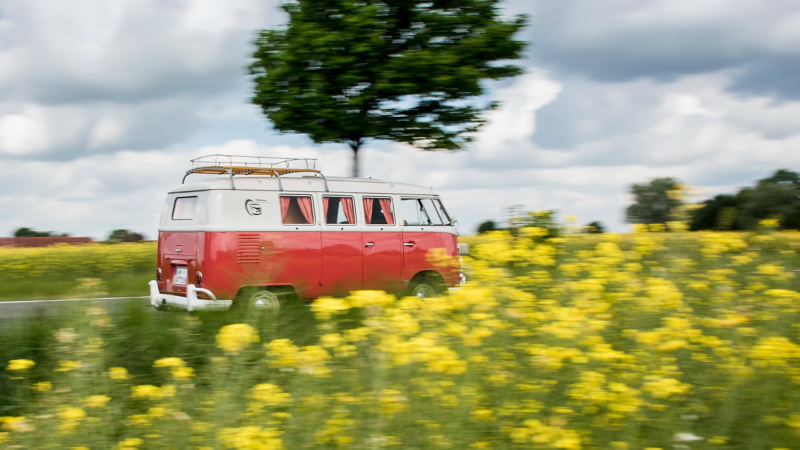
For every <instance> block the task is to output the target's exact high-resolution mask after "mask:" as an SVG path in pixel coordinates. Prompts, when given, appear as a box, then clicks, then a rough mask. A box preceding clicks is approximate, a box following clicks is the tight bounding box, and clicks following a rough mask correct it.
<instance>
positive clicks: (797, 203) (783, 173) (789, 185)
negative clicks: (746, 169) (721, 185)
mask: <svg viewBox="0 0 800 450" xmlns="http://www.w3.org/2000/svg"><path fill="white" fill-rule="evenodd" d="M702 205H703V206H702V207H701V208H699V209H697V210H695V212H694V213H693V215H692V219H691V223H690V228H691V229H692V230H752V229H754V228H755V227H756V226H758V223H759V222H760V221H762V220H764V219H778V220H779V223H780V225H781V228H785V229H800V174H798V173H796V172H792V171H790V170H787V169H781V170H778V171H776V172H775V173H774V174H773V175H772V176H771V177H767V178H764V179H762V180H759V181H758V183H757V184H756V186H755V187H746V188H743V189H741V190H739V192H738V193H737V194H736V195H730V194H723V195H718V196H716V197H714V198H713V199H709V200H706V201H704V202H703V203H702Z"/></svg>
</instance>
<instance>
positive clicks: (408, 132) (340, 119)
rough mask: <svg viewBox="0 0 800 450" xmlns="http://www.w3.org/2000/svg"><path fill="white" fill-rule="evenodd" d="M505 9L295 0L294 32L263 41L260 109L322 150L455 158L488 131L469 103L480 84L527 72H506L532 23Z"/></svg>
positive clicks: (399, 0)
mask: <svg viewBox="0 0 800 450" xmlns="http://www.w3.org/2000/svg"><path fill="white" fill-rule="evenodd" d="M499 2H500V0H446V1H444V0H434V1H427V0H384V1H375V0H365V1H356V0H324V1H320V0H298V1H293V2H289V3H286V4H285V5H284V6H283V9H284V10H285V11H286V12H287V13H288V14H289V23H288V26H287V27H284V28H279V29H274V30H264V31H262V32H261V34H260V36H259V38H258V39H257V40H256V51H255V53H254V58H255V62H253V64H252V65H251V66H250V70H251V73H252V74H253V75H255V82H256V86H255V95H254V97H253V99H252V101H253V103H255V104H257V105H259V106H261V108H262V109H263V112H264V114H265V115H266V116H267V117H268V118H269V119H270V120H271V121H272V122H273V123H274V127H275V129H276V130H278V131H281V132H286V133H303V134H307V135H308V136H309V137H310V138H311V139H312V140H313V141H314V142H315V143H343V144H348V145H349V146H350V147H351V148H352V149H353V151H354V152H355V153H356V157H357V153H358V149H359V148H360V146H361V145H362V144H363V143H364V142H365V140H367V139H383V140H389V141H395V142H404V143H408V144H411V145H414V146H416V147H418V148H421V149H424V150H440V149H444V150H456V149H460V148H462V147H463V145H464V144H465V143H467V142H469V141H470V134H471V133H473V132H474V131H476V130H477V129H478V127H479V126H480V125H481V124H482V123H483V119H482V117H481V112H482V111H483V110H484V109H485V108H481V107H477V106H474V105H470V104H469V103H468V102H467V100H469V99H472V98H475V97H478V96H481V95H483V94H484V87H483V86H482V82H483V81H485V80H487V79H493V80H498V79H502V78H507V77H512V76H515V75H518V74H520V73H521V72H522V69H520V68H519V67H517V66H514V65H510V64H507V62H508V61H511V60H515V59H519V58H520V55H521V52H522V50H523V48H524V43H523V42H522V41H518V40H515V39H514V36H515V35H516V34H517V32H519V31H520V30H521V29H522V27H523V26H524V24H525V18H524V17H523V16H518V17H516V18H514V19H513V20H503V19H502V18H500V16H499V14H500V12H499V8H498V6H497V5H498V3H499Z"/></svg>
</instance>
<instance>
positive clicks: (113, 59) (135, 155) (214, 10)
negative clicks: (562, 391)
mask: <svg viewBox="0 0 800 450" xmlns="http://www.w3.org/2000/svg"><path fill="white" fill-rule="evenodd" d="M278 5H279V1H278V0H227V1H224V2H221V1H215V0H124V1H114V2H109V1H107V0H69V1H63V2H52V1H47V0H0V173H2V176H0V236H8V235H11V234H12V233H13V231H14V230H15V229H17V228H19V227H23V226H26V227H31V228H35V229H37V230H52V231H56V232H60V233H61V232H67V233H70V234H71V235H73V236H91V237H94V238H97V239H105V238H106V237H107V236H108V234H109V232H110V231H111V230H114V229H119V228H125V229H129V230H132V231H137V232H141V233H144V234H145V235H146V237H148V238H151V239H152V238H155V237H156V235H157V227H158V217H159V214H160V211H161V206H162V203H163V201H164V198H165V195H166V193H167V191H169V190H170V189H171V188H173V187H175V186H176V185H178V184H180V182H181V178H182V176H183V173H184V172H185V171H186V170H187V169H188V168H190V164H189V160H190V159H191V158H193V157H196V156H202V155H206V154H214V153H223V154H248V155H263V156H290V157H314V158H318V165H319V167H320V168H322V169H323V171H324V172H325V173H326V174H328V175H339V176H347V175H349V173H350V162H351V152H350V150H349V149H347V148H346V147H345V146H343V145H335V144H327V145H322V146H320V145H314V144H313V143H312V142H311V141H310V140H309V139H308V138H306V137H304V136H302V135H281V134H279V133H277V132H275V131H274V130H272V128H271V126H270V123H269V122H268V121H267V120H266V119H265V118H264V117H263V115H262V113H261V112H260V110H259V109H258V108H257V107H256V106H254V105H251V104H250V103H249V98H250V96H251V91H252V85H251V80H250V78H249V76H248V75H247V74H246V70H245V68H246V66H247V64H248V62H249V60H250V55H251V53H252V51H253V44H252V41H253V39H254V37H255V33H256V32H257V31H258V30H260V29H265V28H271V27H276V26H280V25H281V24H282V23H284V22H285V20H286V17H285V15H284V14H283V12H282V11H281V10H280V9H279V8H278ZM504 7H505V14H506V15H507V16H509V17H510V16H513V15H516V14H527V15H528V16H529V25H528V27H527V28H526V29H525V30H524V31H523V33H522V36H521V37H522V39H524V40H525V41H527V42H528V43H529V46H528V48H527V50H526V52H525V59H524V60H523V61H521V62H520V64H521V65H523V66H524V67H525V69H526V73H525V74H524V75H522V76H519V77H517V78H515V79H512V80H504V81H502V82H493V83H489V84H487V88H488V95H489V96H490V97H491V98H493V99H495V100H498V101H500V102H501V105H502V106H501V107H500V108H499V109H497V110H494V111H491V112H488V113H487V119H488V123H487V125H486V126H484V128H483V129H482V130H481V131H480V133H479V134H478V135H477V139H476V140H475V142H473V143H472V144H470V146H469V147H468V148H467V149H466V150H464V151H460V152H423V151H420V150H416V149H414V148H410V147H408V146H405V145H401V144H395V143H388V142H370V143H369V144H368V145H367V148H366V150H362V152H361V157H362V174H363V175H364V176H370V177H373V178H379V179H384V180H388V181H394V182H404V183H412V184H419V185H424V186H432V187H434V188H435V190H436V191H437V192H438V193H439V194H441V196H442V198H443V200H444V202H445V205H446V207H447V208H448V210H449V212H450V213H451V215H453V216H455V217H456V218H457V219H458V221H459V224H460V228H461V232H462V233H464V234H468V233H472V232H474V230H475V228H476V227H477V225H478V224H479V223H480V222H483V221H485V220H489V219H493V220H496V221H502V220H503V218H504V215H505V210H506V208H508V207H509V206H512V205H522V207H523V208H524V209H525V210H530V211H538V210H546V209H556V210H558V211H559V213H560V214H561V216H562V217H563V216H565V215H574V216H577V217H578V218H579V222H580V223H588V222H591V221H600V222H602V223H603V224H604V225H606V226H607V227H609V228H610V229H612V230H616V231H623V230H625V229H627V225H626V224H625V222H624V211H625V208H626V207H627V206H628V205H629V204H630V202H631V197H630V195H629V193H628V191H629V188H630V186H631V185H632V184H633V183H643V182H647V181H648V180H649V179H651V178H654V177H666V176H669V177H675V178H677V179H679V180H680V181H682V182H685V183H688V184H690V185H692V186H695V187H697V188H698V192H700V193H701V194H700V197H697V198H696V199H697V200H699V199H702V198H703V196H706V197H707V196H711V195H715V194H718V193H722V192H734V191H735V190H736V189H738V188H740V187H743V186H746V185H752V184H753V183H754V182H755V181H756V180H758V179H760V178H765V177H767V176H769V175H770V174H771V173H772V172H774V171H775V170H777V169H779V168H788V169H791V170H799V169H800V151H798V150H800V77H798V73H800V4H798V3H797V1H796V0H725V1H722V0H691V1H688V0H647V1H641V0H614V1H604V2H598V1H596V0H560V1H552V0H508V1H507V2H505V3H504Z"/></svg>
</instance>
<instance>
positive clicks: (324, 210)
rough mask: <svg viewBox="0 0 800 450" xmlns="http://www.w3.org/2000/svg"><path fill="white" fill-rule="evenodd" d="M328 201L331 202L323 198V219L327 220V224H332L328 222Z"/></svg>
mask: <svg viewBox="0 0 800 450" xmlns="http://www.w3.org/2000/svg"><path fill="white" fill-rule="evenodd" d="M328 200H330V199H329V198H328V197H322V211H323V213H322V217H324V218H325V223H331V222H330V221H329V220H328V204H329V203H328Z"/></svg>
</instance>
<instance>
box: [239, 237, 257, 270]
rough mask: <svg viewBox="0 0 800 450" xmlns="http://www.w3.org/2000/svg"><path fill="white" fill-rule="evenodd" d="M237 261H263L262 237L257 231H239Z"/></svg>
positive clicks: (251, 262)
mask: <svg viewBox="0 0 800 450" xmlns="http://www.w3.org/2000/svg"><path fill="white" fill-rule="evenodd" d="M236 262H238V263H239V264H258V263H260V262H261V239H260V237H259V235H258V234H257V233H239V235H238V246H237V248H236Z"/></svg>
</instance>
